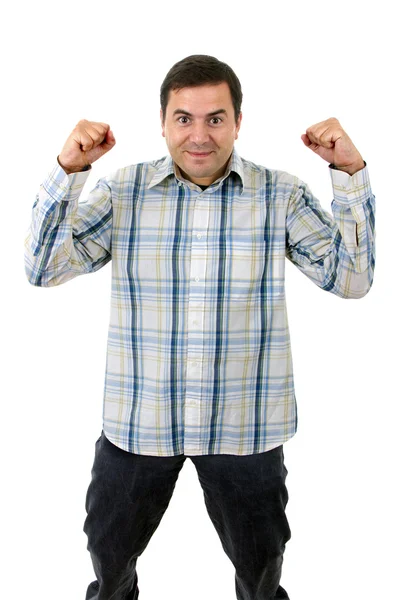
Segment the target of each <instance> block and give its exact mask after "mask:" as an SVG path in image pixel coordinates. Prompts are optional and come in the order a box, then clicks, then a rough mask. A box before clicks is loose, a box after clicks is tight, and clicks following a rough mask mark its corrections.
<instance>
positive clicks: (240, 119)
mask: <svg viewBox="0 0 400 600" xmlns="http://www.w3.org/2000/svg"><path fill="white" fill-rule="evenodd" d="M241 124H242V113H241V112H240V113H239V117H238V120H237V122H236V135H235V140H237V139H238V133H239V129H240V126H241Z"/></svg>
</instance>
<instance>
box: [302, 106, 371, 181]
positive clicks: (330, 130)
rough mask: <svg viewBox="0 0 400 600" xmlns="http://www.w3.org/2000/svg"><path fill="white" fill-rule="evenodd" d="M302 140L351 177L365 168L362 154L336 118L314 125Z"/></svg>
mask: <svg viewBox="0 0 400 600" xmlns="http://www.w3.org/2000/svg"><path fill="white" fill-rule="evenodd" d="M301 139H302V140H303V142H304V144H305V145H306V146H307V147H308V148H310V150H312V151H313V152H315V153H316V154H318V156H320V157H321V158H323V159H324V160H326V161H327V162H329V163H331V164H333V165H335V167H337V168H338V169H340V170H341V171H346V173H348V174H349V175H354V173H356V172H357V171H359V170H360V169H363V168H364V161H363V159H362V156H361V154H360V153H359V151H358V150H357V148H356V147H355V145H354V144H353V142H352V141H351V139H350V138H349V136H348V135H347V133H346V132H345V131H344V129H343V128H342V126H341V124H340V123H339V121H338V120H337V119H335V118H331V119H327V120H326V121H321V123H316V124H315V125H312V126H311V127H309V128H308V129H307V131H306V133H305V134H303V135H302V136H301Z"/></svg>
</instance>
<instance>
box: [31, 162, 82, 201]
mask: <svg viewBox="0 0 400 600" xmlns="http://www.w3.org/2000/svg"><path fill="white" fill-rule="evenodd" d="M90 170H91V169H88V170H87V171H80V172H79V173H71V174H70V175H67V173H66V172H65V171H64V169H63V168H62V167H61V165H60V164H59V163H58V161H57V164H56V165H54V167H53V169H52V170H51V171H50V173H49V174H48V176H47V178H46V179H45V181H44V182H43V184H42V187H43V188H44V190H45V191H46V192H47V194H48V195H49V196H51V197H52V198H53V199H54V200H56V201H58V202H59V201H61V200H67V201H69V200H75V198H76V197H79V195H80V193H81V191H82V188H83V186H84V184H85V182H86V180H87V178H88V177H89V175H90Z"/></svg>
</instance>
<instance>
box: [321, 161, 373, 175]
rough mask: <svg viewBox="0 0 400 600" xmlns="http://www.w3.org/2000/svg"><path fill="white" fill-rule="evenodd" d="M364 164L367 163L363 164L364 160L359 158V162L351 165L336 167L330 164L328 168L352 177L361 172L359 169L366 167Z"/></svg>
mask: <svg viewBox="0 0 400 600" xmlns="http://www.w3.org/2000/svg"><path fill="white" fill-rule="evenodd" d="M366 164H367V163H366V162H365V160H363V159H362V158H360V160H358V161H356V162H355V163H353V164H351V165H346V166H338V165H334V164H330V165H329V166H330V167H331V168H332V169H335V170H337V171H344V172H345V173H347V174H348V175H354V174H355V173H357V172H358V171H361V169H364V167H365V166H366Z"/></svg>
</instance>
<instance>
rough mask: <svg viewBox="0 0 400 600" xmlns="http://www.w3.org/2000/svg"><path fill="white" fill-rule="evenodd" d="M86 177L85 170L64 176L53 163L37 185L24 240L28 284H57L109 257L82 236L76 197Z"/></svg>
mask: <svg viewBox="0 0 400 600" xmlns="http://www.w3.org/2000/svg"><path fill="white" fill-rule="evenodd" d="M87 177H88V173H87V172H86V173H76V174H73V175H69V176H67V175H66V173H65V172H64V171H63V170H62V169H61V168H60V167H58V166H57V167H55V168H54V169H53V170H52V171H51V173H50V174H49V176H48V177H47V178H46V180H45V181H44V182H43V184H42V185H41V187H40V191H39V194H38V195H37V198H36V202H35V204H34V206H33V209H32V221H31V226H30V229H29V232H28V235H27V238H26V240H25V270H26V275H27V277H28V280H29V282H30V283H32V285H37V286H54V285H59V284H61V283H64V282H66V281H68V280H70V279H72V278H73V277H76V276H77V275H80V274H83V273H87V272H91V271H93V270H96V269H97V268H100V266H101V261H102V260H104V261H107V259H109V257H107V254H106V253H105V252H104V249H103V248H102V247H101V246H99V245H96V244H93V242H92V241H91V240H90V239H84V240H82V236H83V235H84V231H83V227H82V223H79V215H78V206H79V205H78V200H79V196H80V194H81V192H82V188H83V185H84V183H85V181H86V179H87ZM81 210H85V209H83V208H82V209H81ZM86 210H87V209H86ZM81 221H82V219H81ZM94 265H95V266H94Z"/></svg>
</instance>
